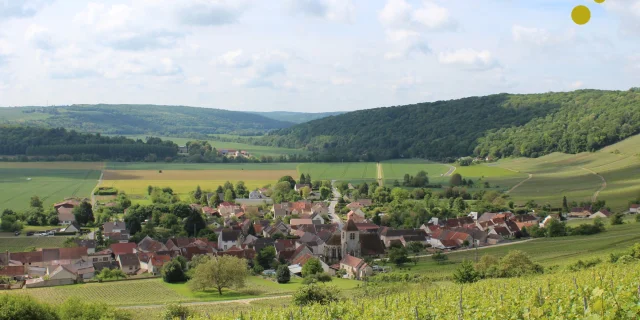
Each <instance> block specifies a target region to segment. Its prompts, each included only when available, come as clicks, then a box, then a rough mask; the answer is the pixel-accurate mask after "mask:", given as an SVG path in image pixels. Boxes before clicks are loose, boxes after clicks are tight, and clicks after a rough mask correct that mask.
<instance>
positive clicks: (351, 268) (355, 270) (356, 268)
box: [340, 255, 373, 280]
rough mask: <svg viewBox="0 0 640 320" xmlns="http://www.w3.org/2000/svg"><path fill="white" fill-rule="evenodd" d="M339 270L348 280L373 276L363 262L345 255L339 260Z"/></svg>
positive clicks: (371, 271)
mask: <svg viewBox="0 0 640 320" xmlns="http://www.w3.org/2000/svg"><path fill="white" fill-rule="evenodd" d="M340 269H343V270H345V271H346V272H347V276H348V277H349V278H352V279H356V280H360V279H362V278H365V277H367V276H370V275H371V274H373V269H372V268H371V267H370V266H369V265H368V264H367V263H366V262H364V260H362V259H360V258H356V257H354V256H351V255H346V256H345V257H344V258H342V260H340Z"/></svg>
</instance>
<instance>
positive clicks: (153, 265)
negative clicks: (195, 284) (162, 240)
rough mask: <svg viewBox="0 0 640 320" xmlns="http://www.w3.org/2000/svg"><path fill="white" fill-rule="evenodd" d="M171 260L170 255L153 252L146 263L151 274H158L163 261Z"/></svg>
mask: <svg viewBox="0 0 640 320" xmlns="http://www.w3.org/2000/svg"><path fill="white" fill-rule="evenodd" d="M169 261H171V257H170V256H169V255H157V254H154V255H152V256H151V259H150V260H149V262H148V263H147V267H148V269H147V270H148V271H149V273H151V274H154V275H158V274H160V271H161V270H162V266H164V264H165V263H167V262H169Z"/></svg>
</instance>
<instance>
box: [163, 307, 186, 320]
mask: <svg viewBox="0 0 640 320" xmlns="http://www.w3.org/2000/svg"><path fill="white" fill-rule="evenodd" d="M189 316H191V311H190V310H189V308H187V307H186V306H183V305H181V304H178V303H170V304H168V305H167V306H166V307H165V308H164V311H163V312H162V319H164V320H173V319H176V318H177V319H187V318H189Z"/></svg>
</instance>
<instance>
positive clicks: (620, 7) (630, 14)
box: [603, 0, 640, 36]
mask: <svg viewBox="0 0 640 320" xmlns="http://www.w3.org/2000/svg"><path fill="white" fill-rule="evenodd" d="M603 5H604V7H605V8H606V9H607V10H608V11H610V12H612V13H613V14H614V15H615V16H617V17H618V18H619V19H620V32H622V33H623V34H625V35H633V36H640V0H619V1H605V2H604V4H603Z"/></svg>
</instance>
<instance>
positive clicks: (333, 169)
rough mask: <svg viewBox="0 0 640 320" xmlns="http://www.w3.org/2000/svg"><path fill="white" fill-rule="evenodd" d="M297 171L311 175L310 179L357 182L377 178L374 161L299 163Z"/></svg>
mask: <svg viewBox="0 0 640 320" xmlns="http://www.w3.org/2000/svg"><path fill="white" fill-rule="evenodd" d="M298 172H299V173H304V174H309V175H311V179H312V180H342V181H353V182H358V181H368V180H371V181H373V180H375V179H376V178H377V169H376V164H375V162H344V163H342V162H337V163H301V164H299V165H298ZM294 178H295V179H297V177H294Z"/></svg>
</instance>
